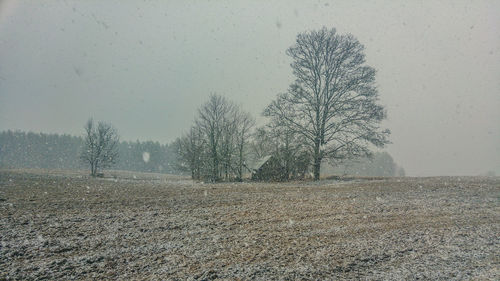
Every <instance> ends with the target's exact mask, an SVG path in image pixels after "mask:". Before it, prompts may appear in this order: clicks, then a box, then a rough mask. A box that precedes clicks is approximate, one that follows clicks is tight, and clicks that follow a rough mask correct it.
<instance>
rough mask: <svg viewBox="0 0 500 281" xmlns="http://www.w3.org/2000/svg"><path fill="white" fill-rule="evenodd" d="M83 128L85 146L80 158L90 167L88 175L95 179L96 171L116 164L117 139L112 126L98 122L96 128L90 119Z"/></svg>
mask: <svg viewBox="0 0 500 281" xmlns="http://www.w3.org/2000/svg"><path fill="white" fill-rule="evenodd" d="M84 128H85V144H84V147H83V150H82V153H81V155H80V158H81V159H82V160H83V161H84V162H87V163H88V164H89V165H90V174H91V175H92V176H93V177H95V176H97V171H99V170H100V169H104V168H108V167H110V166H111V165H112V164H115V163H116V161H117V159H118V144H119V137H118V134H117V132H116V129H115V128H114V127H113V126H112V125H110V124H108V123H104V122H99V123H98V124H97V127H96V126H95V124H94V120H93V119H92V118H90V119H89V120H88V121H87V123H86V124H85V127H84Z"/></svg>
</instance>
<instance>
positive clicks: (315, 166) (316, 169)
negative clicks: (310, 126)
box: [313, 140, 321, 181]
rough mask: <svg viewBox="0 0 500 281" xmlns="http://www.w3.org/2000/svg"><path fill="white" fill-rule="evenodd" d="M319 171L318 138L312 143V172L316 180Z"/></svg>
mask: <svg viewBox="0 0 500 281" xmlns="http://www.w3.org/2000/svg"><path fill="white" fill-rule="evenodd" d="M320 171H321V151H320V148H319V140H318V141H316V142H315V144H314V164H313V172H314V180H315V181H318V180H319V176H320Z"/></svg>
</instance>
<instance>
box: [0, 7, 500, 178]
mask: <svg viewBox="0 0 500 281" xmlns="http://www.w3.org/2000/svg"><path fill="white" fill-rule="evenodd" d="M166 2H167V1H144V2H142V1H141V2H139V1H38V2H34V1H2V2H0V131H2V130H8V129H11V130H16V129H18V130H25V131H35V132H47V133H68V134H73V135H82V134H83V125H84V123H85V121H86V120H87V119H88V118H89V117H90V116H93V117H94V118H96V119H99V120H105V121H107V122H110V123H112V124H114V125H115V126H116V127H117V129H118V131H119V133H120V135H121V138H122V139H125V140H136V139H140V140H154V141H160V142H163V143H167V142H171V141H173V140H174V139H175V138H176V137H179V136H180V135H182V134H183V133H184V132H186V131H187V130H188V128H189V126H190V125H191V124H192V121H193V118H194V116H195V115H196V112H197V108H198V107H199V106H200V105H201V104H202V103H203V102H204V101H206V99H207V98H208V95H209V94H210V93H217V94H221V95H225V96H226V97H228V98H230V99H232V100H234V101H235V102H236V103H238V104H240V105H241V106H242V107H243V108H244V109H245V110H247V111H250V112H251V113H252V114H253V115H254V116H256V117H257V118H258V122H260V123H263V122H264V120H263V117H260V115H261V113H262V111H263V109H264V108H265V107H266V106H267V105H268V104H269V103H270V102H271V101H272V100H273V99H274V98H275V96H276V94H278V93H280V92H284V91H286V89H287V88H288V86H289V84H290V83H291V82H292V81H293V75H292V72H291V69H290V66H289V64H290V59H289V57H288V56H287V55H286V53H285V51H286V49H287V48H288V47H290V46H291V45H292V44H293V43H294V41H295V38H296V36H297V34H298V33H300V32H303V31H306V30H311V29H319V28H321V27H322V26H326V27H335V28H336V29H337V31H338V32H339V33H342V34H343V33H351V34H353V35H354V36H355V37H356V38H358V39H359V40H360V42H361V43H363V44H364V45H365V47H366V56H367V61H368V64H369V65H371V66H373V67H375V68H376V69H377V71H378V72H377V85H378V89H379V95H380V99H381V104H383V105H385V106H386V109H387V113H388V119H387V120H386V121H384V123H383V125H384V127H387V128H389V129H390V130H391V131H392V135H391V137H390V140H391V142H392V144H389V145H388V146H387V147H386V149H385V150H387V151H388V152H389V153H390V154H391V155H392V156H393V158H394V160H395V161H396V162H397V163H398V164H399V165H401V166H403V167H404V168H405V170H406V174H407V175H410V176H433V175H477V174H482V173H485V172H486V171H489V170H492V171H495V172H496V173H497V174H499V173H500V110H499V108H500V80H499V78H500V2H498V1H423V2H422V1H418V2H417V1H405V2H399V1H315V2H312V1H311V2H308V3H305V1H269V2H268V1H193V2H190V3H186V1H168V3H166Z"/></svg>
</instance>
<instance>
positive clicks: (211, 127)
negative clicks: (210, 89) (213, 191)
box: [196, 95, 234, 182]
mask: <svg viewBox="0 0 500 281" xmlns="http://www.w3.org/2000/svg"><path fill="white" fill-rule="evenodd" d="M233 107H234V105H233V104H232V103H230V102H229V101H228V100H226V98H224V97H222V96H218V95H211V96H210V98H209V100H208V102H207V103H205V104H204V105H202V106H201V108H200V109H199V110H198V115H199V119H198V121H197V122H196V124H197V126H198V127H199V128H200V129H201V131H202V133H203V134H204V135H205V137H206V138H207V146H208V152H209V155H210V160H211V161H210V162H211V163H209V165H210V167H211V173H210V179H211V181H212V182H216V181H218V180H219V179H220V177H221V174H220V171H221V169H220V168H221V167H220V165H221V162H222V161H223V158H222V156H223V155H224V154H226V155H225V156H226V157H227V152H226V153H224V151H221V146H222V144H223V141H224V139H223V137H224V132H225V131H224V130H225V128H227V126H228V122H229V118H228V114H229V113H230V112H231V111H232V110H233ZM226 138H227V136H226Z"/></svg>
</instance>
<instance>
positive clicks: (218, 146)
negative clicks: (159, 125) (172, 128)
mask: <svg viewBox="0 0 500 281" xmlns="http://www.w3.org/2000/svg"><path fill="white" fill-rule="evenodd" d="M194 123H195V124H194V125H193V126H192V127H191V129H190V130H189V133H188V134H187V135H185V136H184V137H182V138H179V139H178V140H177V141H176V143H177V147H178V154H179V156H180V166H181V167H184V168H185V169H187V170H190V171H191V176H192V177H193V179H201V178H208V179H210V180H211V181H213V182H215V181H219V180H229V179H234V178H235V179H237V180H241V179H242V177H243V173H244V170H243V169H244V168H245V159H246V153H247V150H246V145H247V144H248V140H249V137H250V132H251V128H252V127H253V126H254V124H255V121H254V119H253V118H252V117H251V115H250V114H249V113H247V112H245V111H243V110H241V108H240V107H239V106H237V105H236V104H234V103H233V102H231V101H229V100H227V99H226V98H224V97H222V96H219V95H211V96H210V98H209V100H208V102H207V103H205V104H204V105H202V106H201V107H200V109H199V110H198V117H197V119H196V121H195V122H194Z"/></svg>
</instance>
